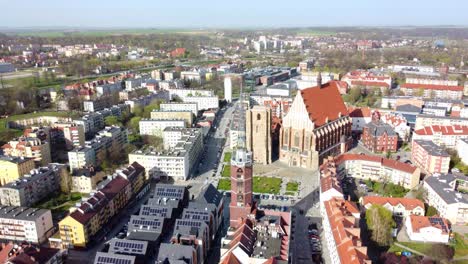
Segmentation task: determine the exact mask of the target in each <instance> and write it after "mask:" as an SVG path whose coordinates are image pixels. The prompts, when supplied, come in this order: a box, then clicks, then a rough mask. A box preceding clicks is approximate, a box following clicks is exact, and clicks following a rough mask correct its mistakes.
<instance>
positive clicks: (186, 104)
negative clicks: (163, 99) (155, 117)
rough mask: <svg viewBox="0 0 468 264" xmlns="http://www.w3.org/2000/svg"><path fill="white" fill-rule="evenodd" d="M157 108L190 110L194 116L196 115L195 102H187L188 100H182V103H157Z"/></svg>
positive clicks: (163, 109)
mask: <svg viewBox="0 0 468 264" xmlns="http://www.w3.org/2000/svg"><path fill="white" fill-rule="evenodd" d="M159 110H160V111H190V112H192V113H193V114H194V115H195V116H197V115H198V110H199V109H198V104H197V103H196V102H194V103H189V102H184V103H174V102H171V103H163V104H160V105H159Z"/></svg>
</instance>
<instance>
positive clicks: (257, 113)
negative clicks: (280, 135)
mask: <svg viewBox="0 0 468 264" xmlns="http://www.w3.org/2000/svg"><path fill="white" fill-rule="evenodd" d="M246 146H247V150H248V151H251V152H252V156H253V161H254V162H258V163H260V164H270V163H271V158H272V153H271V148H272V140H271V109H270V108H267V107H264V106H254V107H253V108H251V109H249V110H247V112H246Z"/></svg>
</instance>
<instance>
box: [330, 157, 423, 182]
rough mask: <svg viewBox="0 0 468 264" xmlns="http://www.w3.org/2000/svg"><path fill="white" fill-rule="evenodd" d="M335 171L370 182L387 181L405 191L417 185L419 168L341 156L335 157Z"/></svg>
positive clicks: (379, 158) (380, 159) (391, 162)
mask: <svg viewBox="0 0 468 264" xmlns="http://www.w3.org/2000/svg"><path fill="white" fill-rule="evenodd" d="M335 163H336V165H337V168H338V169H337V171H338V172H339V174H340V175H341V176H347V177H353V178H357V179H363V180H368V179H370V180H372V181H378V182H382V181H389V182H391V183H393V184H398V185H401V186H403V187H404V188H406V189H412V188H414V187H416V186H417V185H418V184H419V178H420V176H421V171H420V170H419V168H417V167H415V166H412V165H409V164H406V163H403V162H399V161H395V160H390V159H386V158H382V157H378V156H368V155H360V154H342V155H340V156H338V157H336V160H335Z"/></svg>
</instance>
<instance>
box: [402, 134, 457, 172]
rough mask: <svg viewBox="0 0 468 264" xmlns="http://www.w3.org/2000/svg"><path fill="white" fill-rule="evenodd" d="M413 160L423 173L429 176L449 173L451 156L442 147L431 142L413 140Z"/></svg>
mask: <svg viewBox="0 0 468 264" xmlns="http://www.w3.org/2000/svg"><path fill="white" fill-rule="evenodd" d="M411 160H412V161H413V163H414V164H415V165H416V166H418V167H419V168H420V169H421V170H422V171H424V172H427V173H429V174H433V173H443V174H445V173H448V171H449V165H450V155H449V154H448V153H447V152H446V151H445V149H444V148H443V147H441V146H438V145H436V144H435V143H434V142H432V141H429V140H420V139H415V140H413V143H412V146H411Z"/></svg>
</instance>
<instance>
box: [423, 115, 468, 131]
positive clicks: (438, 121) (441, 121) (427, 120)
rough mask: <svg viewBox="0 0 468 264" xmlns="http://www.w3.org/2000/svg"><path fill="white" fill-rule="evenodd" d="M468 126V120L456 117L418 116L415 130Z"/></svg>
mask: <svg viewBox="0 0 468 264" xmlns="http://www.w3.org/2000/svg"><path fill="white" fill-rule="evenodd" d="M454 125H459V126H468V118H464V117H454V116H444V117H442V116H433V115H423V114H421V115H418V116H417V117H416V122H415V126H414V130H418V129H422V128H424V127H429V126H454Z"/></svg>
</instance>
